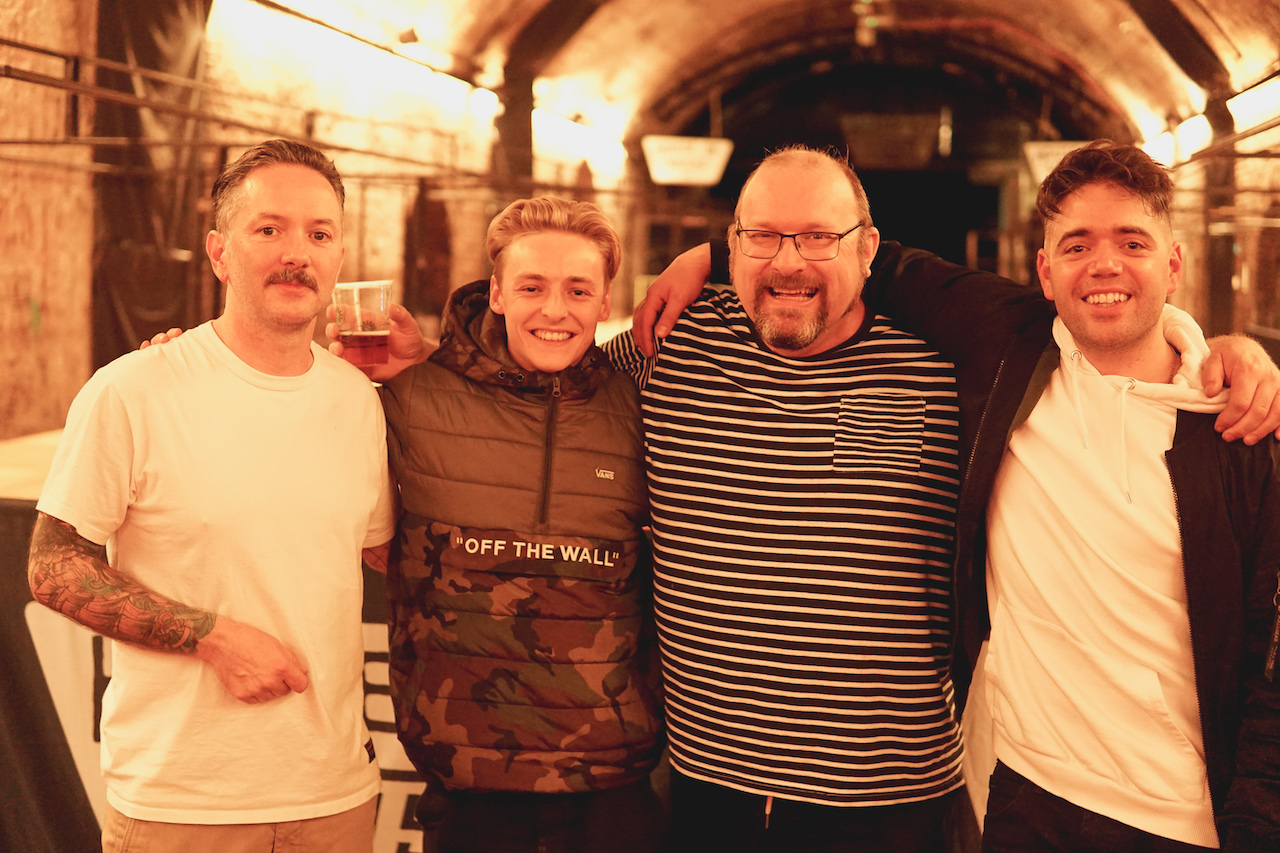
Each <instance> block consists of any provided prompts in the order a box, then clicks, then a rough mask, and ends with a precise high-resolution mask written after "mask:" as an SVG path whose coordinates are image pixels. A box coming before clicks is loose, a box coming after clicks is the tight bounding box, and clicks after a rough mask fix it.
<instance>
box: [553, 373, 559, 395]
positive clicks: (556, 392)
mask: <svg viewBox="0 0 1280 853" xmlns="http://www.w3.org/2000/svg"><path fill="white" fill-rule="evenodd" d="M551 396H552V397H559V396H560V374H559V373H557V374H556V375H555V376H553V377H551Z"/></svg>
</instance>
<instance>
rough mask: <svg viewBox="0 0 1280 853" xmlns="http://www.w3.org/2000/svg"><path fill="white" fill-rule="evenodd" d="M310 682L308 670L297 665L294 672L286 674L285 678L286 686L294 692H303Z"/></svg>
mask: <svg viewBox="0 0 1280 853" xmlns="http://www.w3.org/2000/svg"><path fill="white" fill-rule="evenodd" d="M310 683H311V681H310V679H309V678H307V671H306V670H305V669H303V668H302V667H301V666H299V667H296V668H295V669H294V670H293V671H292V672H290V673H288V674H287V675H285V678H284V684H285V687H287V688H288V689H289V690H292V691H293V692H294V693H301V692H303V691H304V690H306V689H307V685H308V684H310Z"/></svg>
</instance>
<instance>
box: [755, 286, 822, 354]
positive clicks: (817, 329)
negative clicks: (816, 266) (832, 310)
mask: <svg viewBox="0 0 1280 853" xmlns="http://www.w3.org/2000/svg"><path fill="white" fill-rule="evenodd" d="M808 288H813V289H816V290H817V294H816V298H817V300H818V310H817V312H816V313H815V314H814V315H813V317H812V318H811V319H808V320H806V319H804V318H803V317H802V316H801V314H800V312H799V311H798V310H797V309H794V308H786V307H785V306H781V307H775V308H773V309H771V310H770V311H767V312H766V311H757V312H756V318H755V324H756V332H757V333H758V334H759V335H760V340H762V341H764V343H765V346H767V347H769V349H774V350H802V349H804V348H805V347H808V346H810V345H811V344H812V343H813V342H814V341H816V340H817V339H818V338H819V337H820V336H821V335H822V333H823V332H824V331H826V328H827V291H826V288H824V287H823V286H822V283H821V282H820V281H817V280H814V279H811V278H808V277H806V276H791V277H788V276H783V275H778V274H777V273H767V274H765V275H763V276H761V277H760V278H759V279H758V280H757V281H756V286H755V300H756V305H762V304H763V303H764V300H765V297H766V296H767V295H768V291H769V290H773V289H782V290H793V289H808Z"/></svg>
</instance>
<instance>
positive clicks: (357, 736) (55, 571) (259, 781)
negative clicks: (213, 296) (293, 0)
mask: <svg viewBox="0 0 1280 853" xmlns="http://www.w3.org/2000/svg"><path fill="white" fill-rule="evenodd" d="M213 212H214V219H215V230H213V231H211V232H210V233H209V235H208V237H207V240H206V244H205V249H206V252H207V253H208V256H209V260H210V262H211V263H212V265H213V269H214V272H215V273H216V274H217V276H218V278H219V279H220V280H221V281H222V282H224V284H225V285H226V302H225V309H224V310H223V313H222V314H221V315H220V316H219V317H218V318H217V319H215V320H213V321H211V322H210V323H206V324H204V325H203V326H200V327H198V328H196V329H193V330H192V331H190V332H188V333H187V334H185V335H183V336H182V337H181V338H180V339H179V340H176V341H174V342H173V343H170V344H168V345H167V346H163V347H153V348H151V349H149V350H146V351H142V352H135V353H130V354H128V355H126V356H123V357H122V358H120V359H118V360H116V361H114V362H112V363H111V364H109V365H107V366H106V367H104V368H103V369H101V370H99V371H98V372H97V373H96V374H94V376H93V377H92V378H91V379H90V380H89V382H88V383H87V384H86V385H85V387H84V388H83V389H82V390H81V392H80V393H79V394H78V395H77V397H76V399H75V401H74V402H73V404H72V406H71V411H70V413H69V414H68V418H67V426H66V430H65V432H64V434H63V438H62V442H61V444H60V446H59V448H58V452H57V455H56V457H55V459H54V463H53V466H52V469H51V471H50V473H49V478H48V480H47V482H46V484H45V488H44V492H43V494H42V495H41V498H40V501H39V504H38V507H37V508H38V509H39V512H40V514H39V517H38V520H37V522H36V528H35V531H34V533H33V536H32V544H31V557H30V565H29V581H30V585H31V589H32V593H33V595H34V596H35V599H36V600H37V601H39V602H41V603H43V604H46V605H47V606H49V607H51V608H53V609H55V610H57V611H59V612H61V613H63V614H64V615H66V616H68V617H70V618H71V619H74V620H75V621H77V622H79V623H81V624H82V625H85V626H86V627H88V628H90V629H91V630H93V631H95V632H97V633H99V634H103V635H105V636H107V637H110V638H112V639H114V640H116V641H117V642H116V643H115V644H113V656H112V678H111V682H110V684H109V686H108V687H107V692H106V695H105V697H104V699H103V713H102V744H103V749H102V768H103V773H104V775H105V776H106V779H107V801H108V809H107V814H106V815H105V817H104V821H103V847H104V849H105V850H106V851H108V853H112V851H170V850H172V851H178V850H183V851H185V850H217V851H223V853H226V852H227V851H230V853H239V851H245V853H251V851H253V852H256V851H263V853H265V851H270V850H275V849H281V848H280V847H279V846H277V845H286V844H288V845H293V846H292V848H291V849H305V850H308V851H335V853H337V851H343V853H347V851H371V850H372V847H373V825H374V815H375V809H376V797H377V793H378V788H379V774H378V769H377V766H376V763H375V761H374V756H373V747H372V741H371V740H370V739H369V734H368V732H367V731H366V730H365V726H364V719H363V690H362V669H363V664H364V647H363V637H362V630H361V627H360V625H361V618H360V611H361V604H362V580H363V575H362V572H361V554H362V549H364V556H365V558H366V559H367V560H369V561H370V562H373V563H381V564H384V565H385V560H386V549H385V543H387V542H388V541H389V540H390V538H391V536H392V534H393V533H394V518H393V516H392V510H391V503H390V489H389V483H388V475H387V460H386V439H385V423H384V420H383V416H382V410H381V407H380V406H379V404H378V399H377V395H376V394H375V392H374V390H373V388H372V386H371V385H370V383H369V381H368V379H367V378H366V377H365V376H363V375H362V374H361V373H360V372H359V371H358V370H356V369H355V368H353V367H352V366H351V365H349V364H346V363H344V362H343V361H342V360H341V359H337V358H335V357H333V356H332V355H330V354H329V353H328V352H326V351H324V350H323V349H322V348H320V347H318V346H316V345H314V344H313V343H312V334H313V331H314V327H315V321H316V316H317V314H318V313H319V312H320V311H321V310H322V309H323V308H324V306H325V304H326V303H327V302H328V301H329V295H330V292H331V291H332V289H333V286H334V283H335V282H336V280H337V277H338V271H339V268H340V266H341V263H342V258H343V253H344V250H343V246H342V213H343V188H342V180H341V178H340V177H339V176H338V173H337V170H336V169H335V168H334V166H333V163H332V162H331V161H329V160H328V158H326V157H325V156H324V155H323V154H322V153H320V152H319V151H317V150H315V149H314V148H311V147H309V146H306V145H302V144H299V143H293V142H286V141H284V140H270V141H268V142H264V143H262V144H260V145H257V146H255V147H253V148H251V149H249V150H248V151H247V152H246V153H245V154H244V155H243V156H242V157H240V158H239V159H238V160H237V161H236V162H235V163H233V164H231V165H230V166H228V167H227V168H226V169H225V170H224V171H223V173H222V175H221V176H220V177H219V178H218V181H217V182H216V184H215V185H214V191H213Z"/></svg>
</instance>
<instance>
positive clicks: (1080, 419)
mask: <svg viewBox="0 0 1280 853" xmlns="http://www.w3.org/2000/svg"><path fill="white" fill-rule="evenodd" d="M1082 358H1084V355H1082V354H1081V352H1080V350H1078V349H1077V350H1072V351H1071V361H1072V362H1073V364H1072V367H1073V368H1074V369H1073V370H1069V371H1067V375H1068V376H1069V377H1071V408H1072V409H1073V410H1074V411H1075V413H1076V429H1077V430H1078V431H1079V432H1080V441H1081V442H1083V443H1084V449H1085V450H1088V449H1089V428H1088V427H1087V426H1085V422H1084V411H1083V410H1082V409H1081V408H1080V365H1079V363H1078V362H1079V361H1080V359H1082Z"/></svg>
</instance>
